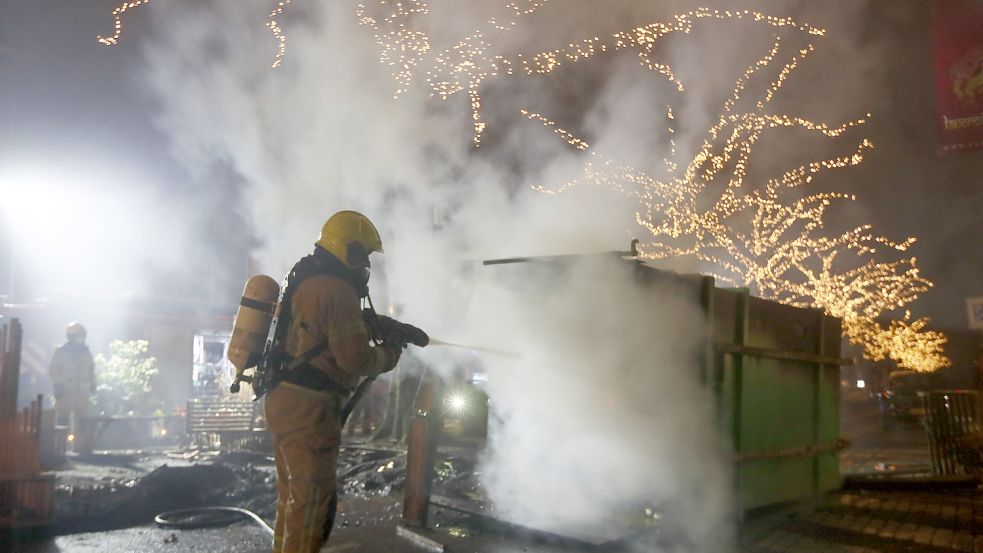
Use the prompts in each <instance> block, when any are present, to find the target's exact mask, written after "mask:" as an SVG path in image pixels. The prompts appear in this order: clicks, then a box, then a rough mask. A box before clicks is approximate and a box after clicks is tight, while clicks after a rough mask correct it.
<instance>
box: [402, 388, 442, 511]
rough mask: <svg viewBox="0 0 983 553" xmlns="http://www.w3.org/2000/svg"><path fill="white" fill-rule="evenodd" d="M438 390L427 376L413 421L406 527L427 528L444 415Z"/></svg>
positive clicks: (409, 456)
mask: <svg viewBox="0 0 983 553" xmlns="http://www.w3.org/2000/svg"><path fill="white" fill-rule="evenodd" d="M436 388H437V385H436V383H435V382H434V380H433V378H431V377H429V375H428V376H427V377H425V379H424V381H423V383H422V384H421V387H420V391H419V393H418V395H417V399H416V402H415V404H414V415H413V417H412V418H411V419H410V428H409V436H408V438H409V444H408V447H407V451H406V488H405V493H404V495H403V518H402V521H401V523H402V524H403V525H405V526H411V527H417V528H425V527H426V526H427V515H428V512H429V510H430V490H431V486H432V484H433V475H434V457H435V455H436V452H437V436H438V434H439V432H438V429H439V426H438V425H439V423H440V415H439V413H437V411H436V410H435V409H434V405H435V401H434V398H435V396H436V395H437V392H436Z"/></svg>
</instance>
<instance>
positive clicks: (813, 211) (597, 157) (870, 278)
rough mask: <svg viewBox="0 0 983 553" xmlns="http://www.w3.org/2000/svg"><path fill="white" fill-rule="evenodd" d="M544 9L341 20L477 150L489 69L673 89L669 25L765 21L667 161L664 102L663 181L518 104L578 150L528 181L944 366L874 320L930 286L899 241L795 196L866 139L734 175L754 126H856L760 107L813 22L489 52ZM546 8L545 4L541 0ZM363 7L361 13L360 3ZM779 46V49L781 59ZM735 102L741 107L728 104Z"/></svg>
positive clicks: (702, 15) (675, 251) (647, 253)
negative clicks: (752, 92) (889, 256)
mask: <svg viewBox="0 0 983 553" xmlns="http://www.w3.org/2000/svg"><path fill="white" fill-rule="evenodd" d="M148 1H149V0H134V1H132V2H128V3H124V4H122V5H120V6H119V7H118V8H116V10H114V11H113V17H114V22H115V32H114V34H113V36H111V37H105V36H99V37H98V40H99V42H101V43H103V44H107V45H114V44H117V43H118V41H119V37H120V35H121V31H122V18H121V16H122V14H123V13H124V12H126V11H127V10H128V9H132V8H136V7H138V6H140V5H142V4H145V3H147V2H148ZM290 2H291V0H280V1H279V2H278V3H277V5H276V7H274V9H273V10H272V11H271V13H270V18H269V21H268V22H267V26H268V27H269V29H270V30H271V32H272V33H273V36H274V38H275V39H276V41H277V45H278V51H277V53H276V57H275V60H274V63H273V67H278V66H279V65H280V64H281V62H282V60H283V58H284V56H285V53H286V36H285V34H284V32H283V29H282V28H281V26H280V24H279V18H280V17H281V16H282V15H283V13H284V10H285V9H286V7H287V5H288V4H290ZM547 4H548V0H512V1H509V2H505V3H504V4H503V5H504V7H505V9H506V11H507V13H509V15H508V16H507V17H506V18H504V19H502V20H499V19H496V18H492V19H489V20H488V21H486V22H485V23H484V24H483V26H482V27H481V28H478V29H474V30H473V31H471V32H469V33H467V34H465V36H464V37H463V38H462V39H461V40H460V41H458V42H457V43H456V44H452V45H450V46H449V47H446V48H443V49H440V50H435V49H434V48H433V45H432V43H431V37H430V35H429V34H428V33H427V32H426V31H423V30H420V29H422V28H425V27H424V26H423V25H421V24H420V23H421V21H422V20H423V19H424V18H426V17H427V16H428V15H429V13H430V10H429V4H428V3H427V2H426V0H372V1H369V0H362V1H360V2H358V4H357V6H356V9H355V15H356V18H357V21H358V24H359V25H360V26H361V27H363V28H367V29H369V30H370V31H371V32H372V37H373V39H374V41H375V43H376V45H377V46H378V48H379V61H380V62H381V63H382V64H383V65H385V66H388V67H390V69H391V75H392V78H393V79H394V81H395V83H396V89H395V91H394V97H396V98H398V97H400V96H401V95H402V94H403V93H404V92H406V90H408V88H409V87H410V86H412V85H413V82H414V79H415V77H416V76H417V74H418V73H419V72H421V71H423V72H425V74H426V78H425V86H426V88H427V89H428V90H429V92H430V94H431V95H433V96H436V97H438V98H441V99H443V100H449V99H451V98H452V97H453V96H454V95H456V94H460V93H465V94H466V95H467V99H468V104H469V107H470V111H471V120H472V121H471V124H472V127H473V143H474V145H475V146H476V147H477V146H480V144H481V138H482V136H483V134H484V133H485V132H486V130H487V127H488V124H487V122H486V121H485V120H484V118H483V117H482V113H481V109H482V104H483V98H482V86H483V84H484V83H485V82H486V81H488V80H489V79H494V78H534V77H538V76H543V75H548V74H550V73H553V72H555V71H557V70H559V69H561V68H564V67H567V66H570V65H574V64H577V63H583V62H585V61H588V60H596V59H597V58H599V57H601V56H602V55H604V54H613V53H617V52H623V51H629V52H635V53H636V54H637V56H638V60H639V63H640V64H641V67H643V68H644V69H646V70H648V71H652V72H655V73H658V74H660V75H662V76H663V77H664V78H665V79H666V80H667V82H668V83H669V84H670V86H671V87H672V90H674V91H675V93H677V94H686V93H687V89H686V87H685V86H684V85H683V82H682V81H681V80H680V79H679V77H678V76H677V75H676V73H675V72H674V70H673V68H672V67H671V66H670V65H669V64H668V63H666V62H664V61H663V60H660V59H658V58H657V56H656V51H655V46H656V44H657V43H658V42H660V41H661V40H662V39H663V38H665V37H667V36H668V35H670V34H689V33H691V32H692V31H693V29H694V27H695V25H696V24H697V23H698V22H712V21H718V22H719V21H738V20H743V21H747V22H751V23H753V24H757V25H763V26H766V27H768V28H770V29H771V32H772V33H773V39H774V40H773V42H772V44H771V46H770V47H768V49H767V51H766V52H765V53H764V54H763V55H762V56H761V57H760V58H759V59H758V60H756V61H755V62H754V63H752V64H751V65H750V66H748V67H747V68H746V69H745V70H744V72H743V73H742V74H741V75H740V76H739V77H738V78H737V80H736V82H735V85H734V88H733V91H732V93H731V95H730V96H728V97H727V99H726V100H725V101H724V103H723V105H722V107H721V110H720V115H719V117H718V119H717V121H716V122H715V123H713V124H712V125H711V126H710V127H709V128H708V129H706V131H705V132H704V133H703V136H704V137H703V140H702V144H701V145H700V147H699V148H697V149H696V151H695V153H693V154H692V157H691V158H690V159H689V160H688V161H687V160H680V159H679V158H678V152H677V145H678V144H677V133H678V131H679V129H680V128H683V127H681V126H680V121H678V120H677V118H676V115H675V113H674V111H673V107H672V105H671V104H670V105H667V106H666V112H665V113H666V133H667V135H668V137H667V143H668V145H667V147H666V156H665V157H664V158H663V161H664V166H665V171H666V176H665V177H662V178H656V177H654V176H652V175H649V174H647V173H645V172H643V171H639V170H637V169H635V168H632V167H630V166H627V165H624V164H622V163H618V162H616V161H615V160H613V159H611V158H609V157H606V156H603V155H601V154H599V153H597V152H595V151H593V150H591V145H590V144H589V143H588V141H586V140H584V139H582V138H580V137H577V136H575V135H574V134H573V133H571V132H569V131H567V130H565V129H564V128H562V127H561V126H559V125H558V124H557V123H556V122H554V121H552V120H550V119H549V118H548V117H547V116H545V115H543V114H541V113H534V112H531V111H529V110H520V112H519V114H518V115H520V116H521V117H522V118H525V119H526V120H530V121H535V122H538V123H540V124H542V125H543V126H544V127H546V128H548V129H550V130H551V131H552V133H553V134H554V135H555V136H558V137H559V138H560V139H562V140H563V141H564V142H566V143H567V144H568V145H569V146H571V147H572V148H575V149H576V150H577V151H578V152H581V153H582V154H583V155H585V156H586V162H585V165H584V171H583V175H582V176H581V177H580V179H578V180H575V181H572V182H569V183H566V184H564V185H562V186H560V187H558V188H555V189H550V188H546V187H542V186H540V187H536V189H537V190H540V191H542V192H544V193H546V194H558V193H562V192H563V191H565V190H567V189H569V188H571V187H574V186H578V185H581V184H590V185H596V186H602V187H607V188H610V189H612V190H615V191H617V192H619V193H621V194H625V195H627V196H628V197H630V198H633V199H635V200H636V201H638V203H639V208H638V210H637V212H636V215H635V222H636V223H637V224H638V225H640V226H641V227H642V228H644V229H646V230H647V231H648V233H649V235H650V236H649V239H648V240H647V241H645V242H644V243H642V244H641V245H640V247H639V250H640V252H641V254H642V255H643V256H644V257H647V258H650V259H662V258H668V257H691V258H695V259H698V260H700V261H702V262H705V263H707V264H709V265H711V266H712V267H714V269H713V271H712V272H713V274H714V275H715V276H716V277H717V278H718V279H720V280H721V281H723V282H729V283H733V284H736V285H743V286H749V287H752V288H753V289H754V290H755V292H756V293H757V294H758V295H760V296H762V297H766V298H771V299H775V300H777V301H781V302H785V303H789V304H792V305H798V306H811V307H819V308H821V309H823V310H825V311H826V312H827V313H829V314H830V315H833V316H836V317H840V318H842V320H843V327H844V334H845V335H846V336H847V337H848V338H849V339H850V340H851V342H853V343H856V344H861V345H863V347H864V351H865V355H866V356H867V357H868V358H870V359H874V360H880V359H886V358H890V359H893V360H895V361H896V362H897V363H898V365H899V366H902V367H908V368H912V369H915V370H920V371H927V370H935V369H937V368H940V367H942V366H946V365H947V364H948V363H949V361H948V359H946V358H945V356H944V355H943V353H942V346H943V344H945V342H946V338H945V336H944V335H942V334H941V333H938V332H934V331H930V330H927V328H926V325H927V320H926V319H915V320H912V318H911V315H910V312H908V311H905V312H904V316H903V317H900V318H898V319H896V320H894V321H892V322H890V323H888V324H883V323H881V320H882V319H883V318H884V317H885V316H886V315H888V314H890V313H894V312H898V311H899V310H900V309H903V308H904V307H905V306H906V305H908V304H910V303H911V302H912V301H914V300H915V299H916V298H917V297H918V295H919V294H920V293H922V292H925V291H926V290H928V289H929V288H930V287H931V286H932V283H931V282H930V281H928V280H927V279H925V278H924V277H923V276H921V274H920V272H919V270H918V268H917V265H916V259H915V258H914V257H909V258H901V259H895V260H893V261H879V260H877V259H875V256H877V255H881V250H882V249H886V250H888V251H891V250H894V251H897V252H905V251H907V249H908V248H909V247H910V246H911V245H912V244H913V243H914V239H913V238H908V239H906V240H904V241H902V242H893V241H891V240H889V239H887V238H885V237H882V236H878V235H876V234H874V233H873V231H872V229H871V227H870V225H858V226H856V227H855V228H852V229H848V230H845V231H838V232H831V231H829V230H827V229H826V228H825V216H826V213H827V211H828V209H829V208H830V207H831V206H832V205H834V204H835V203H842V202H851V201H855V200H856V198H855V197H854V196H853V195H851V194H843V193H837V192H813V193H805V192H804V191H805V190H807V188H809V186H810V185H811V184H813V182H814V178H815V177H816V176H819V175H820V174H822V173H824V172H828V171H832V170H838V169H844V168H848V167H852V166H856V165H859V164H860V163H862V162H863V160H864V155H865V153H866V152H867V151H868V150H870V149H871V148H873V144H872V143H871V142H870V141H869V140H867V139H866V138H862V139H859V140H857V141H856V142H855V144H856V146H855V148H853V150H852V151H847V152H845V153H843V154H841V155H836V156H832V157H829V158H827V159H820V160H816V161H810V162H807V163H805V164H802V165H800V166H798V167H796V168H793V169H789V170H786V171H784V172H782V173H781V174H780V175H777V176H773V177H771V178H766V179H765V180H764V182H755V183H748V182H746V180H747V179H748V167H749V163H750V160H751V156H752V150H753V148H754V146H755V145H756V144H757V143H758V142H759V140H760V139H761V137H762V136H763V135H764V134H765V133H766V132H768V131H773V130H781V129H798V130H800V131H804V132H806V133H809V134H811V135H815V136H817V137H820V138H826V139H837V138H840V137H843V136H846V134H847V133H848V132H850V131H852V130H853V129H854V128H857V127H861V126H863V125H865V124H866V122H867V120H868V119H869V118H870V114H866V117H865V118H859V119H856V120H853V121H848V122H846V123H843V124H840V125H835V126H831V125H828V124H826V123H822V122H814V121H811V120H808V119H805V118H802V117H798V116H793V115H788V114H776V113H771V112H770V111H768V108H770V107H771V105H772V100H773V99H774V98H775V96H776V95H777V93H778V92H779V91H780V90H781V88H782V87H783V85H784V84H785V83H786V80H787V79H788V78H789V76H790V75H792V74H793V72H794V71H795V69H796V68H797V67H798V66H799V64H800V63H801V62H802V61H803V60H804V59H805V58H806V57H808V56H809V55H810V54H811V53H812V52H814V51H815V47H814V45H813V44H812V43H811V42H810V43H808V44H806V45H805V46H804V47H802V48H799V49H797V50H794V49H789V48H788V47H786V46H785V41H786V40H788V39H787V35H788V34H789V33H793V34H795V36H796V37H805V38H806V40H812V39H813V38H818V37H823V36H824V35H825V32H826V31H825V30H824V29H821V28H817V27H813V26H811V25H808V24H805V23H800V22H798V21H796V20H795V19H793V18H790V17H776V16H771V15H767V14H764V13H761V12H756V11H751V10H719V9H710V8H698V9H696V10H692V11H689V12H686V13H682V14H678V15H676V16H674V17H672V18H671V19H669V20H667V21H659V22H653V23H650V24H647V25H642V26H639V27H635V28H633V29H630V30H627V31H622V32H617V33H614V34H611V35H608V36H604V37H600V36H594V37H588V38H582V39H579V40H574V41H571V42H568V43H566V44H565V45H563V46H561V47H558V48H552V49H548V50H542V51H539V52H535V53H532V54H529V55H527V54H525V53H521V52H504V51H497V50H496V46H495V45H496V42H497V39H498V38H499V36H500V35H501V34H502V33H507V32H511V31H513V30H514V29H516V28H517V27H518V25H519V22H520V21H521V20H522V18H525V17H528V16H530V15H532V14H533V13H535V12H537V11H538V10H540V9H542V8H543V7H544V6H546V5H547ZM553 5H556V3H554V4H553ZM370 6H371V8H370ZM786 50H788V51H789V52H790V54H784V52H785V51H786ZM780 55H785V56H786V59H787V60H788V61H786V62H785V63H784V64H783V65H782V66H781V67H780V68H779V69H777V71H776V72H775V76H774V78H773V79H771V80H770V81H766V82H765V86H764V88H763V91H762V92H760V93H759V94H758V97H757V98H754V99H753V100H751V101H750V102H748V101H745V96H746V95H747V93H748V90H747V85H748V84H749V83H751V82H752V81H755V82H757V81H756V79H758V78H759V77H760V76H761V74H762V73H763V72H764V71H765V70H766V69H767V70H769V71H771V67H772V66H773V65H774V64H775V61H776V60H777V59H778V57H779V56H780ZM742 105H747V106H749V107H748V108H745V109H743V110H741V109H739V107H740V106H742Z"/></svg>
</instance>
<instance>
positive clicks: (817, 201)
mask: <svg viewBox="0 0 983 553" xmlns="http://www.w3.org/2000/svg"><path fill="white" fill-rule="evenodd" d="M779 45H780V40H779V39H778V38H777V37H776V40H775V42H774V44H773V45H772V47H771V48H770V49H769V50H768V52H767V53H766V54H765V55H764V56H763V57H762V58H761V59H760V60H758V61H757V62H756V63H754V64H752V65H751V66H750V67H749V68H748V69H747V70H746V71H745V72H744V73H743V74H742V76H741V77H740V78H738V80H737V82H736V84H735V87H734V91H733V94H732V95H731V96H730V97H729V98H728V99H727V100H726V101H725V102H724V105H723V107H722V109H721V116H720V118H719V120H718V122H717V123H716V124H714V125H713V126H711V127H710V128H709V129H708V130H707V131H706V133H705V135H706V138H705V140H704V141H703V144H702V147H701V148H700V149H699V151H698V152H697V153H696V154H695V155H694V156H693V159H692V160H690V162H689V163H687V164H686V166H685V168H684V169H682V170H679V169H678V164H677V163H676V161H675V159H674V158H675V155H676V153H675V141H674V140H675V139H674V134H675V127H674V126H673V123H674V122H675V117H674V115H673V112H672V109H671V107H670V108H669V109H668V110H667V119H668V121H669V122H670V124H669V125H668V129H667V134H668V135H669V137H670V138H669V141H670V149H669V150H670V157H669V158H668V159H667V160H666V167H667V172H668V177H667V178H664V179H657V178H655V177H653V176H651V175H648V174H646V173H644V172H642V171H639V170H637V169H634V168H632V167H629V166H626V165H623V164H618V163H616V162H614V161H613V160H611V159H608V158H605V157H603V156H601V155H599V154H597V153H596V152H593V151H591V152H588V154H589V156H590V158H589V160H588V162H587V163H586V165H585V169H584V173H583V176H582V177H581V178H580V179H579V180H577V181H573V182H570V183H566V184H564V185H562V186H560V187H559V188H557V189H548V188H545V187H542V186H537V187H534V189H536V190H540V191H542V192H544V193H547V194H557V193H561V192H563V191H565V190H568V189H569V188H571V187H573V186H577V185H579V184H584V183H587V184H592V185H596V186H601V187H606V188H610V189H612V190H615V191H617V192H619V193H621V194H625V195H627V196H629V197H631V198H633V199H636V200H638V201H639V203H640V204H641V207H640V209H639V211H638V212H637V213H636V222H637V223H638V224H639V225H640V226H642V227H643V228H645V229H647V230H648V231H649V233H650V238H649V240H648V241H646V242H644V243H642V244H641V245H640V248H639V249H640V252H641V255H642V256H643V257H645V258H649V259H664V258H677V257H692V258H696V259H698V260H700V261H702V262H705V263H707V264H709V265H711V266H712V267H715V268H716V269H715V270H714V271H713V273H714V276H715V277H716V278H718V279H719V280H721V281H723V282H728V283H731V284H733V285H737V286H749V287H751V288H753V289H754V290H755V292H756V293H757V294H758V295H760V296H762V297H765V298H770V299H774V300H777V301H781V302H783V303H788V304H791V305H796V306H802V307H818V308H821V309H823V310H825V311H826V312H827V313H829V314H830V315H833V316H836V317H840V318H842V320H843V329H844V334H845V335H846V336H847V337H848V338H849V339H850V341H851V342H853V343H855V344H859V345H862V346H863V348H864V354H865V356H866V357H868V358H869V359H872V360H882V359H893V360H894V361H895V362H896V363H897V364H898V365H899V366H901V367H906V368H911V369H915V370H918V371H932V370H936V369H938V368H941V367H944V366H947V365H948V364H949V360H948V359H947V358H946V357H945V355H944V353H943V351H942V346H943V345H944V344H945V343H946V338H945V336H944V335H943V334H941V333H939V332H935V331H929V330H926V325H927V320H926V319H917V320H912V319H911V314H910V312H907V311H906V312H905V314H904V316H903V317H902V318H900V319H897V320H894V321H892V322H890V323H889V324H887V325H886V326H885V325H884V324H882V323H881V322H880V321H881V319H882V318H883V317H884V316H885V315H887V314H889V313H892V312H895V311H897V310H899V309H901V308H903V307H904V306H905V305H907V304H909V303H910V302H912V301H914V300H915V299H916V298H917V297H918V295H919V294H920V293H922V292H925V291H926V290H928V289H929V288H930V287H931V286H932V283H931V282H930V281H928V280H927V279H925V278H924V277H922V276H921V274H920V272H919V270H918V268H917V265H916V262H917V260H916V259H915V258H914V257H911V258H904V259H899V260H894V261H889V262H881V261H878V260H876V259H875V255H877V254H878V253H879V252H880V250H881V249H882V248H888V249H889V250H894V251H899V252H904V251H906V250H907V249H908V248H909V247H910V246H911V245H912V244H913V243H914V242H915V239H914V238H908V239H906V240H904V241H903V242H894V241H891V240H890V239H888V238H885V237H883V236H877V235H875V234H873V232H872V229H871V226H870V225H860V226H857V227H855V228H853V229H849V230H846V231H843V232H840V233H833V234H831V233H829V232H828V231H827V230H826V229H825V228H824V222H825V215H826V213H827V210H828V208H829V207H830V206H831V205H833V203H834V202H843V201H847V202H849V201H855V200H856V197H855V196H854V195H851V194H843V193H835V192H821V193H812V194H806V195H804V196H803V195H802V192H801V190H802V189H803V188H804V187H806V186H808V185H810V184H811V183H812V182H813V180H814V177H815V176H817V174H818V173H821V172H823V171H829V170H833V169H842V168H846V167H851V166H855V165H858V164H860V163H862V162H863V159H864V153H865V152H866V151H867V150H869V149H870V148H873V144H872V143H871V142H870V141H869V140H868V139H866V138H863V139H860V140H859V142H858V143H857V146H856V149H855V150H854V151H853V152H849V153H846V154H844V155H839V156H834V157H831V158H829V159H823V160H819V161H812V162H809V163H806V164H804V165H801V166H799V167H797V168H794V169H791V170H788V171H785V172H783V173H782V174H781V175H779V176H777V177H774V178H770V179H767V181H766V182H764V183H763V184H761V185H759V186H749V185H748V184H747V183H746V182H745V178H746V176H747V166H748V162H749V161H750V157H751V152H752V146H754V145H755V144H756V143H757V142H758V140H759V139H760V137H761V136H762V134H763V133H764V132H765V131H767V130H770V129H776V128H798V129H804V130H806V131H808V132H811V133H813V134H816V135H819V136H822V137H827V138H836V137H840V136H842V135H844V133H846V132H848V131H849V130H850V129H852V128H854V127H858V126H861V125H864V124H865V123H866V122H867V119H869V118H870V114H869V113H868V114H867V115H866V118H862V119H857V120H855V121H849V122H847V123H844V124H842V125H837V126H830V125H828V124H825V123H817V122H812V121H809V120H806V119H803V118H801V117H793V116H790V115H781V114H778V115H776V114H771V113H767V112H765V111H764V110H765V108H766V107H767V106H769V104H770V102H771V101H772V99H773V98H774V96H775V93H776V92H777V91H778V90H779V89H780V88H781V87H782V85H783V84H784V82H785V80H786V78H787V77H788V76H789V75H790V74H791V72H792V70H794V69H795V67H796V66H797V65H798V63H799V62H800V61H801V59H802V58H803V57H804V56H806V55H807V54H808V53H809V52H812V51H813V50H814V49H813V47H812V45H809V47H807V48H803V49H801V50H799V51H798V53H797V54H796V55H793V56H792V58H791V60H790V61H789V62H788V63H787V64H785V65H784V66H783V67H782V69H781V70H779V72H778V76H777V77H776V78H775V80H774V81H772V82H770V83H769V84H768V85H767V86H766V87H765V91H764V94H763V95H762V97H761V98H759V99H757V100H756V101H755V102H754V103H753V105H754V109H753V110H752V111H749V112H737V111H736V106H737V105H738V104H739V103H740V102H741V100H742V98H743V96H744V93H745V87H746V85H747V83H748V82H749V80H751V78H752V77H754V76H755V75H756V74H757V73H759V72H761V71H762V70H763V69H764V68H766V67H768V66H769V65H770V64H771V63H772V62H773V61H774V60H775V58H776V56H777V54H778V52H779ZM522 113H523V115H524V116H526V117H527V118H528V119H531V120H535V121H539V122H540V123H542V124H543V125H545V126H547V127H549V128H551V129H552V130H553V132H554V133H555V134H557V135H559V136H560V137H561V138H563V140H564V141H565V142H566V143H567V144H569V145H570V146H572V147H574V148H577V149H578V150H586V149H587V148H589V146H588V145H587V142H586V141H584V140H583V139H581V138H578V137H576V136H574V135H573V134H572V133H569V132H568V131H566V130H564V129H563V128H561V127H560V126H558V125H557V124H556V123H555V122H554V121H551V120H549V119H548V118H546V117H544V116H542V115H540V114H534V113H529V112H527V111H523V112H522ZM720 183H723V184H720ZM707 204H709V207H706V208H703V207H701V206H703V205H707Z"/></svg>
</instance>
